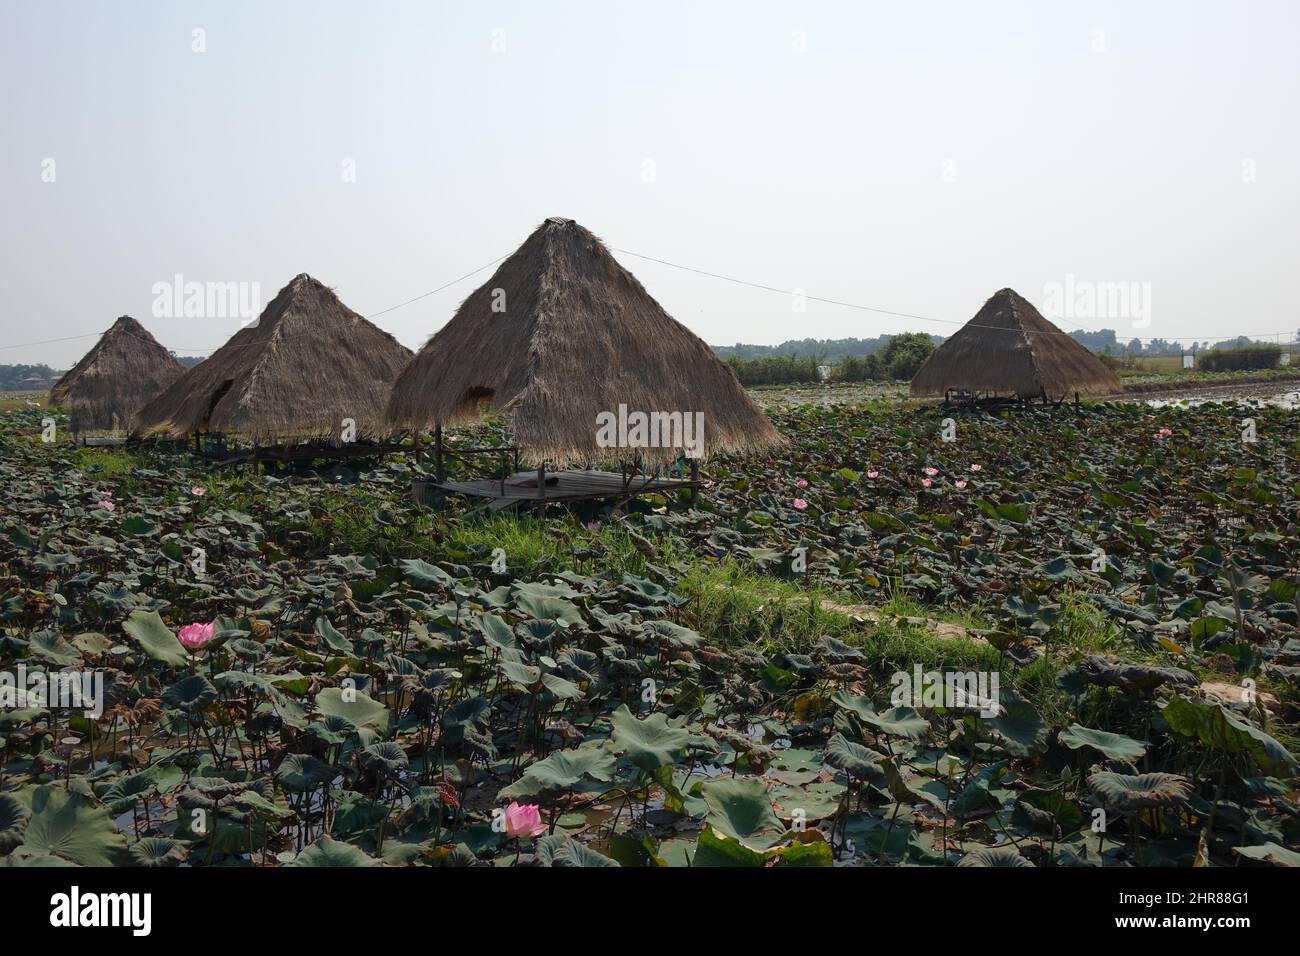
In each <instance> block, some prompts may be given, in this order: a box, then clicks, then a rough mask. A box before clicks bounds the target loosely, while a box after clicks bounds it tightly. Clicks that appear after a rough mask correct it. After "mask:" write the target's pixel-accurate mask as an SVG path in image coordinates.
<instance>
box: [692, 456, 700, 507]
mask: <svg viewBox="0 0 1300 956" xmlns="http://www.w3.org/2000/svg"><path fill="white" fill-rule="evenodd" d="M699 503H700V460H699V459H698V458H692V459H691V505H692V506H694V505H697V504H699Z"/></svg>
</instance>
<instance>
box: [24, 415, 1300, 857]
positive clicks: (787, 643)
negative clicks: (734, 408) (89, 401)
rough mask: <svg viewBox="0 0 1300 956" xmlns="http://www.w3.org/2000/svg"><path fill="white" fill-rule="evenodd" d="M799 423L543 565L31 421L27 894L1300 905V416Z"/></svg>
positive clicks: (377, 499) (535, 544)
mask: <svg viewBox="0 0 1300 956" xmlns="http://www.w3.org/2000/svg"><path fill="white" fill-rule="evenodd" d="M769 409H770V410H771V413H772V415H773V418H774V421H776V423H777V425H778V427H779V428H780V429H781V431H782V433H783V434H785V435H787V436H789V438H790V440H791V443H790V446H789V447H788V448H786V449H783V450H781V451H780V452H777V453H773V454H771V455H770V456H767V457H763V458H753V459H718V460H714V461H711V462H709V463H708V464H707V465H706V467H705V468H704V477H705V478H706V479H707V480H708V482H709V487H708V489H707V491H706V492H705V495H704V498H703V500H701V501H699V502H695V503H691V502H688V501H685V500H681V501H679V500H667V499H656V498H650V499H645V500H643V501H642V502H640V503H638V504H636V505H633V506H629V507H627V508H626V509H623V510H621V511H611V510H610V509H609V508H595V509H589V510H587V511H582V512H578V513H558V512H557V513H554V514H552V515H551V516H550V518H549V520H548V521H546V522H545V523H542V522H539V521H537V520H536V519H535V518H531V517H510V516H500V515H498V516H495V517H491V518H481V517H474V516H470V515H468V513H467V512H468V506H467V505H466V503H465V502H461V501H452V502H449V503H447V506H446V507H445V508H440V509H431V508H423V507H415V506H413V505H411V504H410V503H409V487H410V481H411V479H412V478H413V477H416V476H418V475H419V474H421V466H420V464H419V463H418V462H417V460H416V459H415V458H414V457H412V456H401V455H396V456H390V457H389V458H388V459H387V460H385V461H383V462H377V463H374V464H373V466H372V467H369V468H366V469H361V470H359V472H358V473H357V474H355V475H353V474H351V473H334V474H330V473H325V474H320V475H312V474H292V475H291V474H280V475H266V474H253V473H250V472H245V473H224V472H214V471H211V470H209V469H207V468H206V467H203V466H202V465H199V464H198V463H196V462H194V461H193V460H192V459H191V458H190V457H189V456H188V455H187V454H186V453H185V452H184V451H183V450H181V449H169V448H166V447H158V448H153V447H146V448H136V447H132V448H129V449H127V448H89V449H87V448H75V447H74V446H72V445H71V444H70V443H68V442H66V441H56V442H43V441H42V440H41V437H42V435H41V433H42V425H41V419H42V417H44V416H46V415H49V414H50V413H49V412H48V411H45V410H38V409H32V408H27V407H20V408H11V409H9V410H7V411H4V412H0V488H2V489H3V498H2V503H0V635H2V636H0V864H2V865H7V866H26V865H63V864H69V865H78V864H79V865H106V864H114V865H139V866H151V867H155V866H176V865H182V866H278V865H289V866H320V865H329V866H379V865H388V866H399V865H410V866H471V865H498V866H511V865H533V866H538V865H540V866H753V867H759V866H882V865H904V866H951V865H956V866H1039V867H1053V866H1108V867H1109V866H1171V865H1172V866H1190V865H1194V864H1195V865H1214V866H1243V865H1248V866H1268V865H1274V866H1277V865H1296V864H1297V863H1300V801H1298V798H1300V793H1298V791H1297V773H1298V768H1297V763H1296V759H1295V757H1294V752H1295V751H1296V749H1297V741H1298V738H1300V730H1298V728H1297V719H1298V713H1297V708H1298V707H1300V686H1298V685H1300V634H1298V632H1297V613H1298V609H1300V567H1298V565H1300V429H1298V428H1297V425H1300V414H1298V413H1297V412H1296V411H1294V410H1288V409H1285V408H1280V407H1262V408H1251V409H1249V410H1248V411H1247V410H1244V409H1243V408H1242V407H1240V406H1235V405H1230V404H1215V403H1208V404H1202V405H1197V406H1195V407H1165V408H1150V407H1146V406H1144V405H1142V404H1139V403H1125V404H1104V405H1095V406H1084V407H1083V408H1082V409H1073V408H1061V409H1056V410H1038V411H1034V412H1017V413H1010V414H1006V415H1004V416H1002V417H996V418H995V417H991V416H988V415H982V414H980V415H977V414H959V413H953V412H944V411H941V410H938V409H934V408H914V407H904V406H902V405H900V404H898V403H897V402H896V401H893V400H892V398H891V396H888V395H877V394H871V395H867V394H863V395H862V396H861V400H860V401H859V400H858V399H857V398H856V397H850V398H848V399H846V400H843V401H833V402H824V401H818V402H815V403H814V402H803V401H800V400H799V396H798V395H795V394H790V395H785V396H783V397H782V398H781V399H780V400H779V401H774V402H772V403H771V404H769ZM56 418H57V420H58V421H59V422H64V419H62V418H58V416H57V415H56ZM1247 418H1249V425H1247V424H1246V421H1245V419H1247ZM945 419H947V421H945ZM60 433H61V430H60ZM453 437H454V438H456V439H459V440H461V441H470V440H472V441H474V442H482V441H493V440H498V439H503V438H504V432H503V430H502V428H501V426H500V425H499V423H487V424H484V425H482V426H480V427H476V428H474V429H466V430H463V431H462V432H460V433H459V434H457V435H455V436H453ZM948 439H950V440H948ZM953 673H960V674H964V675H970V676H972V677H975V676H978V677H980V678H981V679H983V680H984V682H983V683H981V684H980V685H979V686H980V688H981V699H980V700H978V701H977V704H978V706H970V703H971V701H970V700H964V701H963V700H953V699H951V698H950V697H945V696H943V695H939V696H937V697H932V696H931V695H929V694H921V693H917V694H915V695H914V696H913V697H912V698H910V699H909V700H908V701H906V702H900V701H899V698H898V693H897V692H898V688H899V686H900V681H901V682H902V683H904V684H905V683H906V682H907V680H908V679H909V678H910V676H911V675H913V674H915V675H917V676H921V675H922V674H925V675H929V674H937V675H940V677H942V676H944V675H951V674H953ZM60 675H61V676H60ZM20 676H21V677H22V679H21V680H20V679H19V677H20ZM56 678H57V680H56ZM83 678H84V679H86V680H87V681H88V683H86V684H84V685H82V684H79V683H78V684H77V686H84V687H86V688H91V689H94V688H98V690H97V691H96V692H95V693H94V694H93V695H92V696H93V698H94V700H93V703H94V706H93V707H87V706H85V705H86V699H84V698H83V699H80V700H76V699H72V700H69V699H67V698H66V696H65V697H64V698H60V697H59V696H58V695H57V694H56V693H54V692H53V690H54V689H55V688H57V687H58V686H59V683H58V681H59V680H63V681H65V684H64V686H65V688H66V686H67V684H66V682H67V681H70V680H73V679H75V680H76V681H78V682H79V681H81V680H82V679H83ZM92 678H93V679H92ZM96 680H98V681H102V683H101V684H96V683H95V681H96ZM990 687H991V688H993V689H992V690H991V691H989V690H988V688H990ZM990 693H991V695H992V697H993V699H992V700H991V701H990V700H988V699H987V698H988V696H989V694H990ZM88 711H89V712H88Z"/></svg>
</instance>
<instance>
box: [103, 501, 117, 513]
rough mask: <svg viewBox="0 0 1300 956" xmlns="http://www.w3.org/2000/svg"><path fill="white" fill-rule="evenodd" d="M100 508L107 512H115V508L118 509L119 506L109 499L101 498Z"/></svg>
mask: <svg viewBox="0 0 1300 956" xmlns="http://www.w3.org/2000/svg"><path fill="white" fill-rule="evenodd" d="M99 506H100V507H101V508H103V509H104V510H105V511H113V510H114V509H115V508H117V505H115V504H113V502H111V501H109V500H108V499H107V498H100V499H99Z"/></svg>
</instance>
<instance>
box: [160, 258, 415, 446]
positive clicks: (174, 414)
mask: <svg viewBox="0 0 1300 956" xmlns="http://www.w3.org/2000/svg"><path fill="white" fill-rule="evenodd" d="M410 358H411V352H410V350H409V349H407V348H406V347H405V346H403V345H402V344H401V343H399V342H398V341H397V340H396V339H395V338H393V337H392V336H391V335H389V334H388V333H387V332H385V331H383V330H382V329H380V328H378V327H377V326H375V325H372V324H371V323H370V322H367V321H366V320H365V319H364V318H362V317H361V316H360V315H358V314H357V313H355V312H353V311H352V310H351V309H349V308H348V307H347V306H345V305H344V304H343V303H342V302H340V301H339V298H338V296H336V295H335V294H334V293H333V292H332V291H330V290H329V289H328V288H326V287H325V286H324V285H322V284H321V283H319V282H317V281H316V280H315V279H313V278H312V277H311V276H309V275H307V274H306V273H304V274H302V275H300V276H298V277H297V278H295V279H294V280H293V281H292V282H290V283H289V284H288V285H287V286H285V287H284V288H283V289H281V290H280V292H279V293H278V294H277V295H276V297H275V298H274V299H273V300H272V301H271V304H270V305H268V306H267V307H266V309H265V310H263V312H262V315H261V317H260V318H259V319H258V320H257V322H256V323H255V324H253V325H250V326H248V327H246V328H243V329H240V330H239V331H238V332H236V333H235V334H234V335H233V336H231V338H230V341H228V342H227V343H226V344H225V345H223V346H222V347H221V348H219V349H217V351H215V352H213V353H212V355H211V356H210V357H208V358H207V359H206V360H205V361H203V362H200V363H199V364H198V365H196V366H194V367H193V368H192V369H190V370H189V371H187V372H186V373H185V374H184V375H183V376H182V377H181V378H180V379H178V380H177V381H176V382H175V384H173V385H172V386H171V388H169V389H167V390H166V391H165V392H163V393H162V394H160V395H159V396H158V397H157V398H155V399H154V400H153V401H151V402H150V403H149V404H148V405H146V406H145V407H144V408H143V409H141V410H140V413H139V414H138V415H137V416H136V420H135V432H136V434H138V435H141V436H149V435H161V436H166V437H171V438H180V437H183V436H185V435H189V434H192V433H193V432H196V431H210V432H222V433H224V434H228V435H238V436H240V437H242V438H246V439H249V440H251V441H255V442H260V443H262V444H271V443H274V442H276V441H281V440H300V439H307V438H327V437H333V438H335V439H337V438H339V437H341V433H342V430H343V424H342V423H343V420H344V419H349V418H350V419H352V420H353V421H354V422H355V425H356V436H357V437H372V436H376V435H381V434H384V433H385V431H386V429H384V427H383V420H382V413H383V410H384V401H385V400H386V398H387V397H388V390H389V388H390V387H391V386H392V384H393V379H395V378H396V377H397V373H398V372H399V371H401V369H402V368H403V367H404V366H405V365H406V363H407V362H408V361H410Z"/></svg>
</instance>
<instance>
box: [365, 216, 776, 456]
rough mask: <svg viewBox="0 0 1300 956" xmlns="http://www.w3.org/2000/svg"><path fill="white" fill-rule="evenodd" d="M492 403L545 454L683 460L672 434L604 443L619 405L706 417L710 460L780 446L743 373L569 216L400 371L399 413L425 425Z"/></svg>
mask: <svg viewBox="0 0 1300 956" xmlns="http://www.w3.org/2000/svg"><path fill="white" fill-rule="evenodd" d="M494 304H495V305H496V309H495V310H494ZM482 404H486V405H487V406H490V407H493V408H502V409H507V410H508V411H509V412H510V414H511V415H512V425H513V431H514V438H515V442H516V443H517V444H518V445H519V447H520V449H521V450H522V451H523V452H524V454H525V455H526V456H527V457H528V458H529V459H530V460H531V461H536V462H540V461H551V462H553V463H555V464H563V463H568V462H583V461H589V462H609V461H619V460H630V459H632V458H635V457H638V456H639V457H640V458H641V459H642V460H644V461H665V460H670V459H673V458H675V457H676V456H677V454H678V453H679V452H678V450H675V449H674V448H672V447H662V446H663V445H664V444H668V443H665V442H663V441H661V442H660V443H659V444H660V446H661V447H657V448H629V447H626V446H624V447H609V446H608V445H607V444H606V445H602V444H601V443H600V442H599V441H598V437H597V434H598V417H597V416H599V415H602V414H605V415H618V414H619V410H620V406H624V407H625V409H626V411H627V412H628V413H629V414H631V413H638V412H639V413H642V414H645V415H649V414H652V413H655V412H666V413H683V414H690V415H692V416H694V415H695V413H703V425H704V428H703V442H702V445H703V447H702V449H701V451H702V452H703V453H704V454H711V453H714V452H719V451H726V452H740V451H747V450H752V449H758V448H762V447H766V446H769V445H772V444H777V443H780V441H781V438H780V436H779V435H778V434H777V432H776V430H775V429H774V428H773V427H772V423H771V422H769V421H768V420H767V417H766V416H765V415H764V414H763V413H762V412H761V411H760V410H759V408H758V406H756V405H755V404H754V403H753V402H752V401H751V400H750V398H749V396H748V395H747V394H745V390H744V389H743V388H742V387H741V386H740V383H739V382H737V381H736V376H735V374H734V373H733V372H732V371H731V369H730V367H729V366H727V365H726V364H725V363H723V362H722V361H721V360H719V359H718V357H717V356H716V355H715V354H714V353H713V350H712V349H711V348H709V346H708V345H706V344H705V343H704V342H703V341H702V340H701V339H700V338H698V337H697V336H696V335H695V334H694V333H692V332H691V331H689V330H688V329H687V328H686V327H685V326H683V325H681V324H680V323H678V322H677V321H675V320H674V319H673V318H672V317H671V316H670V315H668V313H667V312H665V311H664V310H663V308H662V307H661V306H660V305H659V303H658V302H656V301H655V300H654V299H653V298H651V297H650V294H649V293H648V292H646V290H645V288H644V287H643V286H642V285H641V283H640V282H638V281H637V280H636V278H635V277H634V276H633V275H632V274H631V273H630V272H628V271H627V270H626V269H624V268H623V267H622V266H621V265H619V264H618V263H617V262H616V261H615V260H614V257H613V256H611V255H610V254H609V250H607V249H606V248H605V246H604V244H603V243H602V242H601V241H600V240H599V239H598V238H597V237H596V236H594V235H593V234H592V233H590V232H588V231H587V230H586V229H584V228H583V227H582V226H580V225H578V224H577V223H576V222H574V221H573V220H570V219H558V218H557V219H548V220H547V221H546V222H544V223H542V224H541V225H540V226H539V227H538V228H537V229H536V230H535V231H534V232H533V234H532V235H530V236H529V237H528V239H527V240H525V242H524V244H523V245H522V246H520V247H519V249H518V250H517V251H516V252H515V253H514V255H512V256H510V258H508V259H506V261H505V262H503V263H502V264H501V265H500V266H499V267H498V268H497V271H496V273H495V274H494V275H493V276H492V278H491V279H489V280H488V281H487V282H485V283H484V284H483V285H482V286H481V287H480V288H479V289H477V290H476V291H475V292H473V293H472V294H471V295H470V296H469V298H467V299H466V300H465V301H464V303H462V304H461V307H460V309H459V310H458V311H457V312H456V315H455V316H454V317H453V318H452V320H451V321H450V322H448V323H447V325H446V326H445V327H443V328H442V329H441V330H440V331H439V332H438V333H437V334H436V335H434V336H433V337H432V338H431V339H430V340H429V341H428V342H427V343H426V344H425V346H424V348H423V349H421V350H420V352H419V354H418V355H416V357H415V361H413V362H412V363H411V365H410V366H409V367H408V368H407V369H406V371H405V372H403V373H402V375H401V377H399V378H398V380H397V384H396V385H395V386H394V387H393V393H392V397H391V398H390V399H389V402H388V419H389V421H390V422H392V423H393V424H394V425H396V426H398V427H402V428H412V429H422V428H428V427H430V426H434V425H447V424H450V423H453V422H456V421H463V420H466V419H471V418H474V417H475V416H476V415H477V414H478V413H479V410H480V406H481V405H482ZM692 420H693V421H698V419H696V418H694V417H692ZM679 447H683V446H679Z"/></svg>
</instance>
